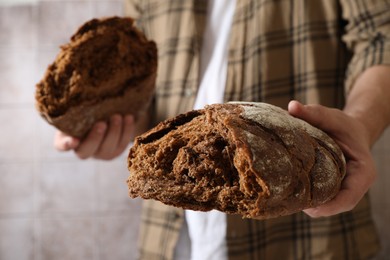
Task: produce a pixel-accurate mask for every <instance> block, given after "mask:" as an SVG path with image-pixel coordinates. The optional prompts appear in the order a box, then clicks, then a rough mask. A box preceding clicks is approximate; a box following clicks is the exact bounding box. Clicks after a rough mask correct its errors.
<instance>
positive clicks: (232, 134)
mask: <svg viewBox="0 0 390 260" xmlns="http://www.w3.org/2000/svg"><path fill="white" fill-rule="evenodd" d="M128 165H129V171H130V176H129V178H128V187H129V194H130V196H131V197H142V198H144V199H155V200H159V201H161V202H163V203H165V204H168V205H173V206H176V207H182V208H185V209H192V210H201V211H208V210H212V209H217V210H220V211H223V212H226V213H231V214H241V215H242V216H244V217H248V218H257V219H266V218H273V217H278V216H283V215H288V214H292V213H295V212H298V211H301V210H303V209H305V208H309V207H315V206H318V205H320V204H323V203H325V202H327V201H329V200H330V199H332V198H333V197H334V196H335V195H336V194H337V192H338V191H339V189H340V185H341V181H342V179H343V178H344V175H345V160H344V157H343V154H342V152H341V150H340V148H339V147H338V145H337V144H336V143H335V142H334V141H333V140H332V139H331V138H330V137H329V136H328V135H326V134H325V133H324V132H322V131H321V130H319V129H317V128H314V127H313V126H311V125H309V124H308V123H306V122H304V121H302V120H299V119H297V118H294V117H292V116H290V115H289V114H288V112H286V111H284V110H282V109H280V108H278V107H275V106H272V105H269V104H265V103H241V102H235V103H228V104H217V105H210V106H206V107H205V108H204V109H201V110H194V111H190V112H188V113H186V114H182V115H179V116H177V117H175V118H172V119H169V120H167V121H164V122H162V123H160V124H159V125H158V126H156V127H155V128H153V129H152V130H150V131H149V132H147V133H145V134H143V135H141V136H139V137H138V138H137V139H136V141H135V143H134V146H133V147H132V148H131V150H130V152H129V157H128Z"/></svg>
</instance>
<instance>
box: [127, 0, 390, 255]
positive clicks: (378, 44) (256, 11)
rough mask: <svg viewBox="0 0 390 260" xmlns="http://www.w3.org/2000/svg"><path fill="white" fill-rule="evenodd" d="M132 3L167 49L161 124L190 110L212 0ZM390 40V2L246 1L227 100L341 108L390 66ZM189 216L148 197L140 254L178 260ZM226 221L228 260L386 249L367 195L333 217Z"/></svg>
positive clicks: (131, 10) (238, 19)
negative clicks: (366, 79)
mask: <svg viewBox="0 0 390 260" xmlns="http://www.w3.org/2000/svg"><path fill="white" fill-rule="evenodd" d="M225 1H228V0H225ZM126 7H127V8H126V10H127V14H128V15H130V16H132V17H134V18H136V19H137V24H138V26H139V27H140V28H141V29H142V30H143V31H144V32H145V34H146V35H147V36H148V37H149V38H151V39H153V40H154V41H156V43H157V47H158V51H159V67H158V77H157V82H156V88H157V90H156V94H155V99H154V102H153V109H152V111H153V113H152V117H153V122H154V123H157V122H159V121H161V120H164V119H166V118H168V117H172V116H175V115H177V114H179V113H182V112H185V111H188V110H191V109H192V107H193V104H194V101H195V97H196V93H197V88H198V86H199V65H200V61H199V59H200V49H201V45H202V37H203V32H204V27H205V22H206V14H207V1H206V0H171V1H168V0H126ZM389 37H390V1H389V0H369V1H367V0H338V1H336V0H257V1H256V0H237V4H236V9H235V14H234V18H233V25H232V29H231V37H230V45H229V46H230V47H229V57H228V73H227V83H226V90H225V96H224V97H225V101H230V100H239V101H261V102H267V103H271V104H274V105H278V106H280V107H282V108H286V107H287V104H288V102H289V101H290V100H291V99H296V100H299V101H301V102H303V103H318V104H322V105H326V106H330V107H337V108H342V106H343V105H344V100H345V93H348V91H349V90H350V89H351V88H352V87H353V84H354V81H355V80H356V78H357V77H358V76H359V75H360V73H361V72H363V71H364V70H365V69H367V68H369V67H371V66H374V65H378V64H387V65H390V40H389ZM210 87H212V86H210ZM183 218H184V214H183V212H182V210H180V209H175V208H171V207H167V206H165V205H162V204H161V203H159V202H156V201H145V203H144V210H143V215H142V226H141V235H140V246H139V248H140V259H147V260H152V259H172V258H173V251H174V248H175V245H176V242H177V239H178V236H179V230H180V228H181V226H182V223H183ZM227 220H228V231H227V238H226V239H227V245H228V255H229V259H240V260H241V259H354V260H356V259H369V258H370V257H372V256H373V255H375V253H376V252H377V251H378V248H379V243H378V240H377V236H376V232H375V228H374V225H373V222H372V219H371V215H370V206H369V200H368V198H367V197H365V198H364V199H363V200H362V201H361V203H360V204H359V205H358V206H357V207H356V208H355V209H354V210H353V211H351V212H347V213H344V214H340V215H337V216H333V217H329V218H319V219H312V218H309V217H308V216H306V215H305V214H303V213H298V214H294V215H291V216H287V217H281V218H277V219H272V220H266V221H259V220H250V219H242V218H241V217H239V216H231V215H229V216H227Z"/></svg>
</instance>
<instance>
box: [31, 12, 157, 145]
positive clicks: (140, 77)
mask: <svg viewBox="0 0 390 260" xmlns="http://www.w3.org/2000/svg"><path fill="white" fill-rule="evenodd" d="M156 74H157V48H156V44H155V43H154V42H153V41H149V40H147V39H146V37H145V36H144V35H143V34H142V33H141V32H140V31H139V30H138V29H137V28H136V27H135V25H134V21H133V19H131V18H129V17H108V18H102V19H92V20H90V21H88V22H86V23H85V24H83V25H82V26H81V27H80V28H79V29H78V30H77V32H76V33H75V34H74V35H73V36H72V37H71V40H70V42H69V43H67V44H65V45H63V46H61V50H60V52H59V54H58V55H57V57H56V59H55V61H54V62H53V63H52V64H51V65H49V67H48V68H47V70H46V73H45V76H44V78H43V79H42V80H41V81H40V82H39V83H38V84H37V86H36V94H35V98H36V107H37V109H38V111H39V113H40V114H41V115H42V117H43V118H44V119H45V120H47V121H48V122H49V123H50V124H52V125H54V126H55V127H57V128H58V129H60V130H61V131H63V132H65V133H67V134H69V135H72V136H75V137H79V138H82V137H83V136H85V134H86V133H87V132H88V131H89V129H90V128H91V127H92V125H93V124H94V123H95V122H97V121H101V120H102V121H106V120H108V118H109V117H110V116H111V115H112V114H114V113H118V114H122V115H123V114H134V115H137V113H138V112H139V111H142V110H144V109H146V107H147V106H148V105H149V103H150V101H151V98H152V96H153V93H154V88H155V79H156Z"/></svg>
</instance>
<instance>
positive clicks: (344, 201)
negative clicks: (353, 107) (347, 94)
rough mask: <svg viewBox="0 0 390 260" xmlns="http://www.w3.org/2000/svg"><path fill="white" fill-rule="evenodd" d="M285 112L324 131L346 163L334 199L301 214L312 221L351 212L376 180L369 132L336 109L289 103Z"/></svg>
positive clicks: (356, 121)
mask: <svg viewBox="0 0 390 260" xmlns="http://www.w3.org/2000/svg"><path fill="white" fill-rule="evenodd" d="M288 111H289V113H290V114H291V115H293V116H295V117H298V118H300V119H302V120H304V121H306V122H308V123H310V124H311V125H313V126H315V127H317V128H320V129H322V130H323V131H325V132H326V133H327V134H328V135H329V136H331V137H332V138H333V139H334V140H335V141H336V142H337V143H338V144H339V146H340V148H341V149H342V151H343V153H344V155H345V157H346V160H347V172H346V176H345V178H344V180H343V182H342V184H341V190H340V192H339V193H338V194H337V195H336V197H335V198H334V199H332V200H331V201H329V202H327V203H325V204H323V205H321V206H319V207H317V208H311V209H307V210H304V212H305V213H306V214H308V215H309V216H311V217H323V216H331V215H335V214H338V213H341V212H345V211H349V210H352V209H353V208H354V207H355V206H356V205H357V204H358V202H359V201H360V200H361V199H362V198H363V196H364V194H365V193H366V192H367V191H368V189H369V187H370V186H371V185H372V184H373V182H374V180H375V178H376V169H375V165H374V161H373V158H372V155H371V152H370V136H369V133H368V130H367V129H366V127H365V126H364V125H363V123H361V122H360V121H359V120H357V119H355V118H353V117H352V116H349V115H347V114H346V113H344V112H343V111H341V110H338V109H333V108H327V107H324V106H320V105H302V104H300V103H299V102H297V101H291V102H290V104H289V106H288Z"/></svg>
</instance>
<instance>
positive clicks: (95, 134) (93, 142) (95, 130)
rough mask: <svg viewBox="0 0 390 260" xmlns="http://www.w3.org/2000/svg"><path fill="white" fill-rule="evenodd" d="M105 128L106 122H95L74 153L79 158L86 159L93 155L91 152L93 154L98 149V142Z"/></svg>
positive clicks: (101, 138)
mask: <svg viewBox="0 0 390 260" xmlns="http://www.w3.org/2000/svg"><path fill="white" fill-rule="evenodd" d="M106 130H107V123H105V122H98V123H96V124H95V125H94V126H93V127H92V129H91V130H90V131H89V133H88V135H87V136H86V137H85V139H84V140H83V142H81V143H80V145H79V147H78V148H77V149H76V150H75V153H76V155H77V156H78V157H79V158H80V159H87V158H89V157H91V156H93V154H95V153H96V151H97V150H98V149H99V147H100V143H101V142H102V140H103V138H104V136H105V133H106Z"/></svg>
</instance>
